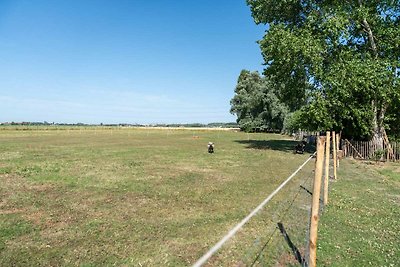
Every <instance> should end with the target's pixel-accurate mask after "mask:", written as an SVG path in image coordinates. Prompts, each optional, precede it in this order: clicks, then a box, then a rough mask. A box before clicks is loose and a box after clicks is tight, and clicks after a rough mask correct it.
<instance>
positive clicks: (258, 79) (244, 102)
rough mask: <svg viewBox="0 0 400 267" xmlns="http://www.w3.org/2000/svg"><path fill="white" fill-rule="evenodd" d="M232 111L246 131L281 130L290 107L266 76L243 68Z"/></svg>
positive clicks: (232, 102) (233, 99)
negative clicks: (280, 98)
mask: <svg viewBox="0 0 400 267" xmlns="http://www.w3.org/2000/svg"><path fill="white" fill-rule="evenodd" d="M231 113H232V114H235V115H236V116H237V123H238V124H239V126H240V128H242V129H244V130H246V131H253V130H255V129H260V130H268V129H273V130H281V129H282V127H283V121H284V119H285V116H286V114H287V113H288V109H287V107H286V105H285V104H283V103H282V102H281V101H280V100H279V99H278V97H277V96H276V95H275V93H274V91H273V88H272V86H271V83H270V82H269V81H268V80H267V79H266V78H265V77H262V76H261V75H260V74H259V73H258V72H257V71H255V72H250V71H248V70H242V71H241V73H240V75H239V78H238V83H237V85H236V88H235V95H234V97H233V98H232V100H231Z"/></svg>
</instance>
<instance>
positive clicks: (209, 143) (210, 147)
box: [207, 142, 214, 153]
mask: <svg viewBox="0 0 400 267" xmlns="http://www.w3.org/2000/svg"><path fill="white" fill-rule="evenodd" d="M207 147H208V153H214V143H212V142H208V145H207Z"/></svg>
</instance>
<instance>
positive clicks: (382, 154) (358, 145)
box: [341, 139, 400, 161]
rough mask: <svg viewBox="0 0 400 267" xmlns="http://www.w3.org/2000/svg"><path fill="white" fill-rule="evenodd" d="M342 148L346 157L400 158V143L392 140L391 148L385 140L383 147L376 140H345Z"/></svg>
mask: <svg viewBox="0 0 400 267" xmlns="http://www.w3.org/2000/svg"><path fill="white" fill-rule="evenodd" d="M341 147H342V150H343V156H344V157H353V158H355V159H371V160H383V161H397V160H400V143H399V142H390V148H391V151H389V150H390V149H389V148H388V145H387V143H386V142H383V146H382V148H378V146H377V144H376V142H374V141H373V140H371V141H354V140H351V141H349V140H347V139H345V140H343V141H342V146H341Z"/></svg>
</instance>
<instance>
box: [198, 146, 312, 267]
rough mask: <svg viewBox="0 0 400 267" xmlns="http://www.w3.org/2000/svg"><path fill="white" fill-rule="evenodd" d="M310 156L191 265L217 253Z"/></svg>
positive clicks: (204, 260)
mask: <svg viewBox="0 0 400 267" xmlns="http://www.w3.org/2000/svg"><path fill="white" fill-rule="evenodd" d="M315 154H316V153H314V154H313V155H312V156H310V157H309V158H308V159H307V160H306V161H305V162H304V163H303V164H302V165H300V167H299V168H298V169H297V170H296V171H294V172H293V173H292V174H291V175H290V176H289V177H288V178H287V179H286V180H285V181H284V182H283V183H282V184H280V185H279V186H278V187H277V188H276V189H275V190H274V191H273V192H272V193H271V194H270V195H269V196H268V197H267V198H266V199H264V201H263V202H261V204H260V205H258V206H257V207H256V208H255V209H254V210H253V211H252V212H250V214H249V215H247V216H246V217H245V218H244V219H243V220H242V221H241V222H240V223H238V224H237V225H236V226H235V227H233V228H232V229H231V230H230V231H229V232H228V233H227V234H226V235H225V236H224V237H223V238H221V240H220V241H218V243H216V244H215V245H214V246H213V247H212V248H211V249H210V250H209V251H207V253H205V254H204V255H203V256H202V257H201V258H200V259H199V260H197V261H196V263H195V264H193V267H200V266H202V265H203V264H205V263H206V262H207V261H208V260H209V259H210V258H211V257H212V256H213V255H214V254H215V252H217V251H218V250H219V249H220V248H221V247H222V246H223V245H224V244H225V242H226V241H228V240H229V239H231V238H232V237H233V236H234V235H235V234H236V233H237V232H238V231H239V230H240V229H241V228H242V227H243V225H245V224H246V223H247V222H248V221H249V220H250V219H251V218H252V217H253V216H254V215H256V214H257V213H258V212H259V211H260V210H261V209H262V208H263V207H264V206H265V205H266V204H267V203H268V202H269V201H270V200H271V199H272V198H273V197H274V196H275V195H276V194H277V193H278V192H279V191H280V190H281V189H282V188H283V187H284V186H285V185H286V184H287V183H288V182H289V181H290V180H291V179H292V178H293V177H294V176H295V175H296V174H297V173H298V172H299V171H300V170H301V169H302V168H303V167H304V166H305V165H306V164H307V163H308V162H309V161H310V160H311V159H312V158H313V156H314V155H315Z"/></svg>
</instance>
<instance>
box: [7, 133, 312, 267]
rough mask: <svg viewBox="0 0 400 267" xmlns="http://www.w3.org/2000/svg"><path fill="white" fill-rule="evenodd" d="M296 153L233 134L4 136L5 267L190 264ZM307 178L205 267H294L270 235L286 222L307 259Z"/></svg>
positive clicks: (267, 137) (286, 169) (282, 142)
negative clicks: (273, 266)
mask: <svg viewBox="0 0 400 267" xmlns="http://www.w3.org/2000/svg"><path fill="white" fill-rule="evenodd" d="M209 141H213V142H214V143H215V150H216V153H214V154H211V155H210V154H208V153H207V143H208V142H209ZM293 144H294V143H293V141H288V140H286V137H284V136H281V135H276V134H245V133H241V132H233V131H201V130H151V129H133V128H131V129H102V130H100V129H96V128H89V129H85V130H80V129H73V130H70V129H57V130H30V129H28V130H21V129H20V130H11V129H6V130H1V131H0V265H1V266H12V265H18V266H39V265H41V266H60V265H63V266H71V265H72V266H99V265H103V266H104V265H118V266H120V265H126V266H186V265H190V264H192V263H194V262H195V261H196V260H197V259H198V258H199V257H200V256H201V255H202V254H203V253H204V252H206V251H207V250H208V248H209V247H211V246H212V245H214V243H215V242H217V241H218V240H219V239H220V238H221V237H222V236H223V235H225V234H226V233H227V231H228V230H229V229H230V228H231V227H232V226H234V225H235V224H236V223H238V222H239V221H240V220H241V219H242V218H243V217H245V216H246V215H247V214H248V213H249V212H250V211H251V210H252V209H253V208H255V207H256V206H257V205H258V204H259V203H260V202H261V201H262V200H263V199H264V198H265V197H266V196H267V195H268V194H269V193H270V192H272V191H273V190H274V189H275V188H276V187H277V186H278V185H279V184H280V183H281V182H282V181H283V180H284V179H286V177H288V176H289V175H290V174H291V173H292V172H293V171H294V170H295V169H297V167H298V166H299V165H300V164H301V163H302V162H304V160H305V159H306V158H307V157H308V156H309V155H308V154H304V155H295V154H293V153H292V147H293ZM312 168H313V164H311V163H310V164H308V165H307V166H306V168H305V169H304V171H303V172H301V173H300V174H299V176H298V178H295V179H294V180H293V182H292V183H290V184H289V185H288V187H287V188H285V189H284V190H283V192H282V193H281V194H279V195H277V197H276V198H275V199H274V202H272V203H271V205H269V206H268V208H266V209H265V210H263V211H262V212H261V214H260V215H258V216H257V217H256V218H254V220H252V221H251V222H250V223H249V224H248V225H246V226H245V228H244V229H243V230H242V231H241V232H240V233H239V234H238V236H236V237H235V238H234V239H233V240H232V241H231V242H229V243H228V244H227V245H226V246H224V248H223V249H222V250H221V252H220V253H219V254H218V255H217V256H216V257H214V258H213V259H212V260H211V261H210V263H209V264H210V265H233V264H235V265H249V263H251V262H254V263H255V265H264V264H266V263H268V264H270V263H274V264H278V265H279V264H281V265H285V264H286V263H287V264H292V263H293V264H295V263H296V261H295V260H293V257H291V256H290V255H291V253H290V252H289V251H290V249H289V248H288V247H287V245H286V243H285V242H284V240H283V238H282V237H280V236H279V234H276V235H275V236H271V235H270V234H271V232H272V233H275V232H277V231H276V223H277V222H279V221H281V222H282V221H284V226H285V229H286V231H287V232H288V233H289V234H290V235H291V237H292V240H293V241H294V242H295V243H296V244H297V245H298V247H299V248H300V250H302V249H303V246H304V240H305V237H306V236H305V234H306V228H307V215H308V205H309V200H310V196H309V194H308V193H306V191H304V190H302V191H301V190H299V184H304V186H306V187H307V188H308V189H310V184H309V182H307V183H306V182H304V181H305V179H306V178H307V179H308V178H309V177H310V176H312V172H311V171H312ZM307 181H310V180H307ZM289 196H296V197H297V198H296V199H291V197H289ZM289 208H291V209H292V210H290V212H289ZM282 214H284V215H285V216H284V217H283V215H282ZM271 239H273V240H272V241H273V242H275V244H274V245H269V244H270V241H271ZM267 244H268V246H267ZM260 251H261V253H260ZM278 251H279V252H278ZM255 257H257V258H256V259H255Z"/></svg>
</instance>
